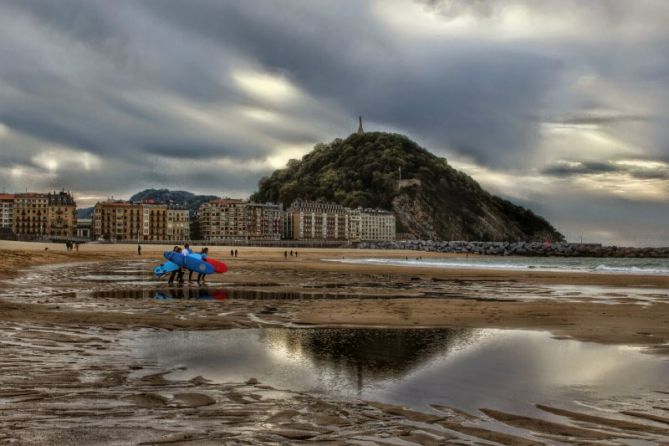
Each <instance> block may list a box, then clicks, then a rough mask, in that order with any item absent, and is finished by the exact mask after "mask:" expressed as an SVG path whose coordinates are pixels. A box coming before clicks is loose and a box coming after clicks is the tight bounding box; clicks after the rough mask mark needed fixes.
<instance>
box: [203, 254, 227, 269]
mask: <svg viewBox="0 0 669 446" xmlns="http://www.w3.org/2000/svg"><path fill="white" fill-rule="evenodd" d="M205 262H207V263H208V264H210V265H211V266H213V267H214V271H216V272H217V273H224V272H226V271H227V270H228V266H227V265H226V264H225V263H223V262H219V261H218V260H214V259H210V258H209V257H207V258H206V259H205Z"/></svg>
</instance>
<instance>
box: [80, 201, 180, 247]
mask: <svg viewBox="0 0 669 446" xmlns="http://www.w3.org/2000/svg"><path fill="white" fill-rule="evenodd" d="M185 234H190V230H189V221H188V210H186V209H180V208H170V206H168V205H167V204H160V203H131V202H127V201H119V200H109V201H105V202H100V203H97V204H96V205H95V210H94V212H93V236H94V238H96V239H98V238H104V239H107V240H112V239H113V240H139V241H181V240H186V239H187V238H188V237H187V236H184V235H185Z"/></svg>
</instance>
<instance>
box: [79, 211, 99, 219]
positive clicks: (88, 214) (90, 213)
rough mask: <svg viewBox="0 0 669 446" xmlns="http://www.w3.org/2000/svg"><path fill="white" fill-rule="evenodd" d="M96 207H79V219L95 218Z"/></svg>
mask: <svg viewBox="0 0 669 446" xmlns="http://www.w3.org/2000/svg"><path fill="white" fill-rule="evenodd" d="M94 209H95V208H78V209H77V220H81V219H86V218H93V210H94Z"/></svg>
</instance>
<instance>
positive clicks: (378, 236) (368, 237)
mask: <svg viewBox="0 0 669 446" xmlns="http://www.w3.org/2000/svg"><path fill="white" fill-rule="evenodd" d="M395 231H396V221H395V215H394V214H393V213H392V212H388V211H383V210H380V209H363V208H358V209H353V210H351V213H350V239H351V241H354V242H359V241H375V240H395V237H396V232H395Z"/></svg>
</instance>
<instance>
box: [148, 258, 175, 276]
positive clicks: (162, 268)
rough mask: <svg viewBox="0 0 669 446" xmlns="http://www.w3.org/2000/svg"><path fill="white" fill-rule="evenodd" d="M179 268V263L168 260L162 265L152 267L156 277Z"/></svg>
mask: <svg viewBox="0 0 669 446" xmlns="http://www.w3.org/2000/svg"><path fill="white" fill-rule="evenodd" d="M179 268H180V267H179V265H177V264H176V263H174V262H171V261H169V260H168V261H167V262H165V263H163V264H162V265H158V266H156V267H155V268H153V274H155V275H156V277H161V276H162V275H164V274H167V273H171V272H172V271H176V270H178V269H179Z"/></svg>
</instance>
